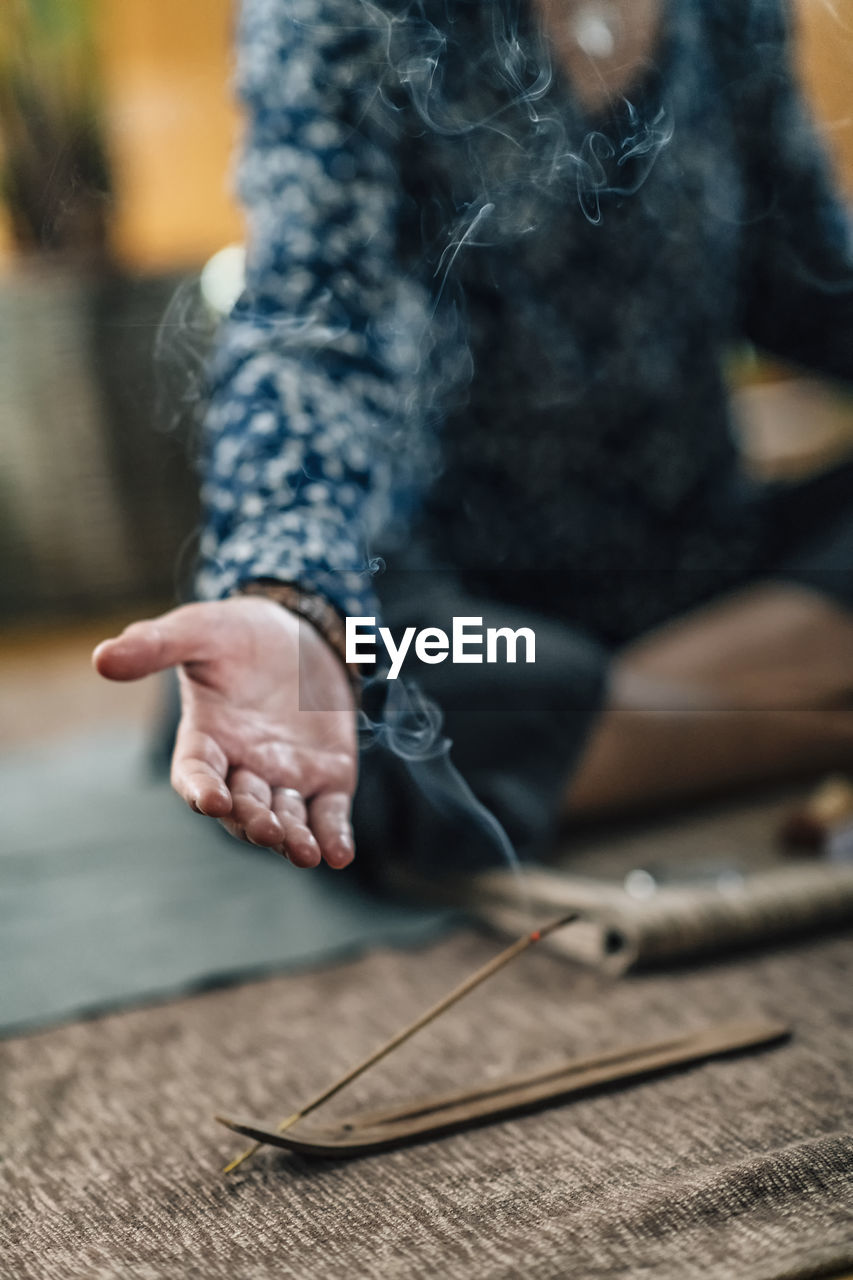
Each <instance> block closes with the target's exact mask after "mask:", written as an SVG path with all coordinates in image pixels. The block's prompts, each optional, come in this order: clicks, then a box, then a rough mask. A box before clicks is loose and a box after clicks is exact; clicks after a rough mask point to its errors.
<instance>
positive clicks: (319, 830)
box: [308, 791, 355, 869]
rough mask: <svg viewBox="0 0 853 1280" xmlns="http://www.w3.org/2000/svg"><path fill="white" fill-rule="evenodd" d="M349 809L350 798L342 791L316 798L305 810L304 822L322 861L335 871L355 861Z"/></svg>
mask: <svg viewBox="0 0 853 1280" xmlns="http://www.w3.org/2000/svg"><path fill="white" fill-rule="evenodd" d="M351 808H352V800H351V797H350V796H348V795H347V794H346V792H344V791H329V792H326V793H324V794H322V795H319V796H316V797H315V798H314V799H313V800H312V801H311V804H310V805H309V807H308V820H309V822H310V824H311V830H312V831H313V832H314V835H315V836H316V839H317V843H318V844H319V846H320V850H321V852H322V854H323V857H324V858H325V859H326V861H327V862H328V864H329V866H330V867H335V868H336V869H339V868H341V867H345V866H346V865H347V863H349V862H352V860H353V858H354V857H355V841H354V839H353V834H352V826H351V824H350V811H351Z"/></svg>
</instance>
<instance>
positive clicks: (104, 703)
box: [0, 608, 163, 750]
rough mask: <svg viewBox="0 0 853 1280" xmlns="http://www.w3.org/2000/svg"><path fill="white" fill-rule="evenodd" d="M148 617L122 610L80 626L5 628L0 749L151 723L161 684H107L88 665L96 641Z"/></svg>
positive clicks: (0, 643) (0, 655)
mask: <svg viewBox="0 0 853 1280" xmlns="http://www.w3.org/2000/svg"><path fill="white" fill-rule="evenodd" d="M157 611H158V610H156V609H152V610H151V612H157ZM147 612H149V610H142V611H140V610H139V608H135V609H134V608H128V609H126V610H124V611H123V612H121V613H117V614H111V615H107V616H105V617H103V618H99V619H90V620H88V621H86V622H79V621H61V620H60V621H56V622H53V623H47V622H44V623H40V624H31V625H29V626H20V627H17V628H13V629H7V630H6V631H5V632H4V633H3V635H2V636H0V750H9V749H10V748H14V747H16V746H26V745H32V744H34V743H37V742H39V741H43V740H46V739H49V738H53V737H59V736H61V735H63V734H66V733H72V732H79V731H81V730H82V731H85V730H87V729H97V728H99V727H102V726H106V725H109V724H115V723H125V724H127V723H136V724H140V723H143V724H153V722H154V721H155V719H156V716H157V711H158V708H159V706H160V702H161V699H162V696H163V691H162V683H161V680H160V678H154V679H151V680H143V681H140V682H138V683H134V684H112V683H110V682H108V681H106V680H102V679H101V678H100V677H99V676H97V675H96V674H95V672H94V671H93V669H92V665H91V661H90V656H91V652H92V649H93V648H94V646H95V645H96V644H97V643H98V642H99V641H100V640H105V639H106V638H107V637H108V636H111V635H116V634H117V633H118V632H119V631H121V630H122V628H123V627H124V626H126V624H127V623H128V622H132V621H133V620H134V618H137V617H140V616H144V615H145V614H146V613H147Z"/></svg>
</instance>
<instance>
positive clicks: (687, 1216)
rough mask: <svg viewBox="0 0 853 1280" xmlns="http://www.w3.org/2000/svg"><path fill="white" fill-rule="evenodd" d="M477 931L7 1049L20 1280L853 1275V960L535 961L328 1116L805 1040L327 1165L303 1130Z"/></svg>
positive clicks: (450, 1018) (4, 1243)
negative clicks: (310, 1107) (759, 1034)
mask: <svg viewBox="0 0 853 1280" xmlns="http://www.w3.org/2000/svg"><path fill="white" fill-rule="evenodd" d="M495 950H496V943H495V942H494V941H493V940H491V939H488V938H485V937H482V936H478V935H476V934H474V933H472V932H465V933H462V934H456V935H454V936H453V937H451V938H450V939H447V940H445V941H442V942H440V943H439V944H434V945H432V946H430V947H429V948H428V949H425V950H420V951H414V952H413V951H407V952H402V953H401V952H390V951H387V950H382V951H376V952H373V953H372V954H370V955H367V956H365V957H363V958H361V959H359V960H358V961H356V962H355V963H352V964H349V965H346V966H340V967H334V968H326V969H325V970H323V971H322V972H318V973H314V974H311V975H307V974H302V975H291V976H287V977H279V978H273V979H266V980H263V981H258V982H254V983H251V984H246V985H244V986H242V987H237V988H228V989H225V990H221V991H215V992H210V993H205V994H202V995H197V996H195V997H192V998H188V999H183V1000H180V1001H176V1002H173V1003H171V1004H169V1005H165V1006H161V1007H158V1008H149V1009H143V1010H137V1011H134V1012H129V1013H124V1014H116V1015H111V1016H108V1017H104V1018H102V1019H100V1020H95V1021H88V1022H83V1023H79V1024H77V1025H72V1026H66V1027H62V1028H59V1029H56V1030H52V1031H48V1032H43V1033H40V1034H35V1035H30V1036H26V1037H21V1038H19V1039H17V1040H13V1041H8V1042H7V1043H5V1044H3V1045H2V1046H0V1079H2V1090H3V1096H2V1114H3V1132H2V1143H3V1147H4V1155H5V1159H4V1161H3V1164H2V1167H0V1198H2V1203H3V1206H4V1210H3V1215H2V1219H0V1256H1V1257H2V1259H3V1261H2V1267H0V1270H2V1273H3V1275H4V1276H10V1277H14V1280H75V1278H76V1277H86V1280H113V1278H115V1280H159V1278H160V1277H164V1278H165V1277H170V1278H171V1277H176V1276H180V1277H199V1278H200V1280H201V1278H203V1280H243V1278H245V1280H249V1278H251V1280H272V1278H273V1277H275V1278H276V1280H341V1278H342V1277H348V1276H353V1277H366V1278H374V1277H375V1278H376V1280H380V1278H381V1280H390V1278H392V1277H394V1278H397V1277H399V1278H400V1280H402V1278H403V1277H406V1278H407V1280H409V1278H412V1277H415V1278H421V1277H422V1278H423V1280H433V1278H434V1277H442V1278H443V1280H457V1278H458V1280H462V1278H463V1277H464V1278H465V1280H469V1278H470V1277H477V1278H479V1277H483V1278H488V1280H515V1278H516V1277H519V1276H524V1277H534V1278H535V1280H566V1278H568V1277H571V1278H574V1277H577V1278H578V1280H604V1278H605V1277H606V1278H607V1280H610V1277H637V1278H638V1280H639V1278H641V1277H642V1280H648V1278H649V1277H655V1280H694V1278H695V1280H698V1278H699V1277H702V1280H709V1278H710V1280H735V1278H737V1280H770V1278H771V1277H774V1278H782V1277H786V1278H787V1280H793V1278H794V1277H798V1278H802V1277H812V1276H823V1275H838V1274H841V1273H842V1272H844V1271H845V1270H847V1269H849V1268H850V1266H851V1264H853V1072H851V1062H853V939H851V938H850V937H849V936H848V937H835V938H832V939H825V940H822V941H812V942H810V943H804V944H800V945H799V946H797V947H796V948H790V949H787V950H777V951H774V952H764V953H761V954H756V955H753V956H751V957H749V958H740V959H731V960H727V961H725V962H722V963H718V964H716V965H713V966H710V967H704V968H696V969H694V970H692V971H688V970H683V971H680V972H678V973H672V974H654V975H647V976H638V977H631V978H627V979H622V980H620V981H618V982H614V981H613V980H608V979H605V978H603V977H601V976H598V975H596V974H593V973H590V972H588V971H583V970H581V969H579V968H576V967H573V966H572V965H571V964H569V963H568V962H566V961H565V960H561V959H558V958H555V957H552V956H548V955H546V954H544V953H537V952H535V951H534V952H531V953H529V954H528V955H526V956H525V957H524V958H523V959H522V960H519V961H518V962H517V964H516V965H515V966H514V967H510V968H509V969H507V970H505V971H504V972H503V973H502V974H501V975H500V976H499V977H498V978H496V979H495V980H494V981H493V982H492V983H490V984H488V985H487V986H485V987H483V988H481V989H480V990H479V991H478V992H477V993H476V994H475V995H473V996H471V997H470V998H469V999H468V1000H467V1001H466V1002H464V1003H463V1004H461V1005H459V1006H457V1007H456V1008H455V1009H454V1010H452V1011H451V1012H450V1013H449V1014H448V1015H447V1016H446V1018H444V1019H442V1020H440V1021H439V1022H438V1023H437V1024H435V1025H433V1026H432V1027H430V1028H429V1029H427V1030H426V1031H425V1032H424V1033H423V1035H422V1036H420V1037H418V1038H416V1039H414V1040H413V1041H412V1042H411V1043H410V1044H409V1045H407V1046H405V1047H404V1048H403V1049H401V1050H400V1051H399V1053H398V1054H397V1055H395V1056H392V1058H391V1059H389V1060H388V1061H387V1062H386V1063H385V1064H383V1065H382V1066H380V1067H378V1068H377V1069H376V1070H375V1072H370V1073H368V1074H367V1075H366V1076H364V1077H363V1078H362V1079H361V1080H360V1081H358V1082H357V1083H356V1084H355V1085H354V1086H352V1087H351V1089H349V1090H347V1091H345V1092H344V1093H342V1094H341V1095H340V1096H339V1097H338V1098H337V1099H336V1100H335V1101H334V1102H333V1103H332V1104H330V1111H329V1114H330V1115H331V1114H343V1113H344V1112H346V1111H347V1110H348V1109H350V1108H353V1107H355V1106H358V1105H370V1106H374V1105H384V1104H385V1103H387V1102H389V1101H390V1100H392V1099H401V1098H407V1097H411V1096H412V1094H413V1093H415V1092H422V1091H423V1092H427V1091H439V1090H443V1089H445V1088H449V1087H453V1086H464V1085H468V1084H473V1083H476V1082H477V1081H479V1080H482V1079H483V1078H486V1077H488V1076H489V1075H491V1074H498V1073H504V1072H509V1071H512V1070H516V1069H517V1070H526V1069H532V1068H534V1067H535V1066H536V1065H538V1064H540V1063H541V1064H546V1063H547V1062H548V1061H549V1060H553V1059H557V1058H560V1057H562V1056H565V1055H567V1054H571V1053H588V1052H589V1053H591V1052H595V1051H597V1050H604V1049H607V1048H612V1047H614V1046H618V1045H621V1044H625V1043H627V1042H629V1041H633V1040H638V1039H639V1040H643V1039H647V1038H651V1037H657V1036H666V1035H670V1034H672V1033H673V1032H676V1031H682V1030H685V1029H687V1028H693V1027H698V1026H700V1025H702V1024H704V1023H705V1022H707V1021H710V1020H712V1019H718V1018H728V1017H731V1016H733V1015H750V1014H755V1013H760V1014H764V1015H769V1016H771V1017H776V1018H780V1019H783V1020H785V1021H787V1022H789V1023H790V1025H791V1026H792V1028H793V1030H794V1036H793V1038H792V1040H791V1041H790V1043H788V1044H786V1045H783V1046H781V1047H778V1048H775V1049H772V1050H768V1051H765V1052H762V1053H758V1054H753V1055H746V1056H741V1057H736V1058H730V1059H724V1060H719V1061H715V1062H711V1063H707V1064H705V1065H703V1066H695V1067H693V1068H690V1069H687V1070H683V1071H680V1072H678V1073H675V1074H672V1075H668V1076H666V1077H661V1078H658V1079H656V1080H653V1081H648V1082H646V1083H643V1084H637V1085H635V1086H633V1087H631V1088H625V1089H621V1090H617V1091H611V1092H608V1093H602V1094H599V1095H593V1096H589V1097H586V1098H584V1099H581V1100H579V1101H575V1102H573V1103H570V1104H567V1105H564V1106H561V1107H556V1108H553V1109H551V1110H548V1111H543V1112H541V1113H539V1114H535V1115H529V1116H526V1117H524V1118H519V1119H514V1120H511V1121H507V1122H504V1123H501V1124H498V1125H494V1126H491V1127H487V1128H483V1129H480V1130H477V1131H472V1132H469V1133H466V1134H460V1135H457V1136H454V1137H451V1138H446V1139H444V1140H442V1141H437V1142H433V1143H429V1144H424V1145H422V1146H418V1147H413V1148H410V1149H407V1150H399V1151H396V1152H392V1153H388V1154H384V1155H378V1156H373V1157H371V1158H365V1159H361V1160H358V1161H352V1162H349V1163H347V1162H334V1163H327V1162H319V1161H317V1162H315V1163H311V1162H308V1161H306V1160H304V1159H300V1158H295V1157H290V1156H288V1155H287V1154H286V1153H283V1152H277V1151H276V1152H274V1151H272V1150H269V1149H266V1150H264V1151H262V1152H261V1153H259V1155H258V1156H257V1157H256V1158H255V1160H254V1161H253V1162H251V1163H250V1164H248V1165H246V1166H244V1167H243V1169H242V1170H241V1171H240V1172H239V1173H238V1174H237V1175H235V1176H233V1177H232V1178H231V1179H228V1178H224V1177H223V1176H222V1175H221V1173H220V1172H219V1170H220V1167H221V1165H222V1163H223V1162H224V1161H225V1160H226V1159H227V1158H228V1157H230V1156H231V1155H233V1154H234V1153H235V1151H236V1150H237V1149H238V1147H239V1142H238V1140H237V1139H234V1138H233V1135H230V1134H228V1133H227V1132H226V1131H225V1130H223V1129H221V1128H219V1127H218V1126H217V1125H216V1124H215V1123H214V1122H213V1121H212V1118H211V1115H212V1112H213V1111H214V1110H221V1111H223V1112H225V1113H226V1114H229V1113H230V1114H237V1115H243V1116H257V1117H259V1118H266V1117H269V1116H270V1115H271V1114H275V1115H278V1116H281V1115H284V1114H286V1113H287V1112H289V1111H290V1110H291V1109H292V1108H293V1106H294V1105H297V1104H299V1103H300V1102H302V1101H304V1100H306V1099H307V1098H308V1097H310V1096H311V1094H312V1093H314V1092H315V1091H318V1090H319V1089H320V1088H321V1087H322V1085H323V1084H325V1083H326V1082H328V1081H330V1080H331V1079H332V1078H333V1077H334V1076H335V1074H336V1073H338V1072H340V1071H342V1070H343V1069H345V1068H346V1067H347V1066H348V1065H350V1064H351V1063H352V1062H353V1061H354V1060H356V1059H357V1058H358V1057H359V1056H360V1055H362V1054H364V1053H365V1052H367V1051H369V1050H370V1049H371V1048H372V1047H373V1046H375V1045H376V1044H377V1043H378V1042H379V1041H380V1040H381V1039H382V1038H383V1037H385V1036H386V1035H387V1034H389V1033H390V1032H391V1031H393V1030H395V1029H396V1028H397V1027H398V1026H399V1025H400V1024H401V1023H402V1022H403V1021H404V1020H406V1019H409V1018H411V1017H412V1016H413V1015H414V1014H416V1013H417V1012H419V1011H420V1010H421V1008H423V1007H425V1006H426V1005H427V1004H428V1003H430V1002H431V1001H432V1000H433V999H434V998H435V997H437V996H438V995H440V994H443V992H444V991H445V990H446V989H447V988H448V987H449V986H450V985H452V984H453V983H455V982H456V981H458V980H459V979H460V978H461V977H463V976H465V975H467V974H468V973H469V972H470V971H471V970H472V969H473V968H474V967H475V966H477V965H479V964H480V963H481V962H483V961H484V960H485V959H486V958H488V956H490V955H491V954H494V952H495Z"/></svg>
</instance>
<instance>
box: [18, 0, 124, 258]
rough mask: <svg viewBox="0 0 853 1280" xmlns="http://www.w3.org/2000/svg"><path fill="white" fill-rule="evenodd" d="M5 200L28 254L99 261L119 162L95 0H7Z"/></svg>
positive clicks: (22, 247) (19, 240)
mask: <svg viewBox="0 0 853 1280" xmlns="http://www.w3.org/2000/svg"><path fill="white" fill-rule="evenodd" d="M2 10H3V13H2V18H0V198H2V199H3V201H4V202H5V204H6V206H7V208H8V211H9V220H10V223H11V229H12V234H13V236H14V238H15V240H16V242H17V244H18V245H19V247H20V248H21V249H23V250H27V251H32V250H53V251H60V252H64V253H66V254H72V255H75V256H85V257H98V256H100V255H101V254H102V253H103V252H104V249H105V245H106V228H107V216H108V210H109V193H110V181H109V165H108V162H107V156H106V150H105V147H104V142H103V136H102V132H101V128H100V124H99V106H100V95H99V81H98V75H97V58H96V52H95V41H94V4H93V2H92V0H2Z"/></svg>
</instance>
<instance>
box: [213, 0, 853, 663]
mask: <svg viewBox="0 0 853 1280" xmlns="http://www.w3.org/2000/svg"><path fill="white" fill-rule="evenodd" d="M238 85H239V91H240V94H241V97H242V99H243V102H244V103H245V105H246V107H247V110H248V115H249V124H248V134H247V140H246V145H245V148H244V153H243V156H242V162H241V168H240V174H239V189H240V194H241V197H242V200H243V202H244V204H245V206H246V209H247V211H248V217H249V230H250V242H249V255H248V266H247V283H246V289H245V293H244V295H243V297H242V298H241V300H240V301H239V303H238V305H237V307H236V308H235V310H234V312H233V314H232V316H231V318H230V320H229V321H228V322H227V323H226V324H225V326H224V328H223V331H222V334H221V337H220V340H219V345H218V350H217V353H216V356H215V360H214V362H213V367H212V370H211V385H210V405H209V411H208V414H207V418H206V426H205V433H204V447H203V454H202V467H203V487H202V500H203V506H204V512H205V523H204V531H203V537H202V545H201V567H200V573H199V582H198V585H199V592H200V594H201V595H202V596H203V597H216V596H220V595H223V594H225V593H227V592H228V591H229V590H230V589H232V588H233V587H234V586H235V584H237V583H239V582H241V581H245V580H248V579H251V578H257V577H273V578H278V579H281V580H284V581H299V582H302V583H304V584H306V585H307V586H310V587H312V588H314V589H316V590H319V591H321V592H323V593H324V594H325V595H327V597H329V598H330V599H331V600H332V601H333V602H334V603H335V604H336V605H337V606H338V607H339V608H340V609H341V610H342V611H344V612H346V613H358V614H372V613H376V612H377V608H376V603H375V600H374V597H373V574H372V570H373V568H374V564H375V557H376V556H377V555H378V554H380V553H381V554H382V555H384V556H385V557H386V558H387V559H388V560H389V563H391V564H393V563H394V557H395V556H397V555H399V550H400V548H402V547H404V546H406V545H407V544H409V545H410V544H411V543H412V542H417V544H418V546H421V547H423V548H426V550H427V554H428V556H429V558H430V561H431V562H432V563H438V564H441V565H448V566H454V567H455V568H457V569H459V570H461V571H462V572H464V573H466V574H468V575H469V576H470V577H471V579H472V581H475V582H476V581H477V576H478V574H480V573H484V572H493V571H498V572H499V573H500V574H501V575H502V581H503V582H504V583H505V584H508V585H506V594H507V595H508V596H512V595H513V594H516V595H519V596H520V595H521V594H523V592H522V591H521V587H519V591H517V592H514V589H513V587H512V585H511V584H513V583H517V584H523V583H524V582H525V581H527V580H528V579H529V576H530V575H531V574H533V573H536V572H538V571H545V572H547V573H550V574H553V573H555V572H556V573H557V574H558V576H559V581H560V582H561V583H563V584H564V585H565V594H566V598H567V599H568V598H570V599H571V600H572V601H573V602H574V603H573V605H572V610H573V614H574V616H576V618H577V621H578V622H579V623H580V624H582V625H583V626H584V627H587V628H589V629H590V630H592V631H595V632H596V633H597V634H599V635H601V636H603V637H607V638H610V639H613V640H618V639H620V638H624V637H625V636H627V635H630V634H633V633H635V632H636V631H637V630H638V629H641V628H642V627H644V626H647V625H651V624H652V623H654V622H655V621H657V620H659V619H660V618H661V617H663V616H665V615H666V614H667V613H669V612H671V611H672V610H673V609H674V608H678V607H682V606H684V605H686V604H688V603H689V601H690V599H691V598H692V597H693V596H696V595H701V588H700V587H699V586H698V585H697V584H699V583H701V582H703V581H705V580H706V579H707V580H709V581H710V580H713V581H714V582H715V583H716V584H718V585H719V584H724V583H725V581H726V580H727V578H728V577H731V579H732V581H734V580H736V578H737V576H738V574H739V573H741V572H742V571H743V569H744V567H745V566H746V565H748V564H749V563H750V562H751V561H752V560H753V559H754V557H755V555H756V548H757V547H758V546H759V545H760V544H761V540H762V538H763V537H764V536H765V531H764V530H763V529H762V527H761V518H760V504H758V503H756V501H755V500H754V499H755V494H754V492H753V490H752V489H751V487H750V485H749V484H748V483H747V482H746V481H745V479H744V478H743V476H742V475H741V473H740V471H739V469H738V463H737V456H736V451H735V448H734V445H733V442H732V433H731V430H730V421H729V406H728V400H727V395H726V389H725V381H724V376H723V362H724V359H725V355H726V353H727V351H728V350H729V349H730V348H731V347H732V345H733V344H736V343H738V342H741V341H743V340H744V339H746V340H750V341H752V342H754V343H756V344H758V345H759V346H761V347H763V348H766V349H769V350H770V351H772V352H774V353H776V354H778V355H779V356H781V357H783V358H785V359H789V360H793V361H795V362H799V363H802V364H803V365H806V366H809V367H811V368H814V369H816V370H820V371H823V372H825V373H827V374H829V375H830V376H835V377H840V378H845V379H846V378H850V377H851V376H853V269H851V255H850V242H849V237H848V227H847V225H846V220H845V217H844V215H843V212H842V210H841V209H840V207H839V205H838V203H837V202H836V200H835V199H834V197H833V195H832V192H831V185H830V182H829V181H828V176H827V169H826V164H825V161H824V157H823V155H822V152H821V148H820V146H819V145H818V143H817V141H816V139H815V136H814V132H813V129H812V127H811V125H810V123H809V121H808V119H807V117H806V114H805V112H804V110H803V108H802V105H801V103H800V100H799V98H798V96H797V93H796V91H795V89H794V87H793V81H792V75H791V70H790V67H789V50H788V36H787V26H786V15H785V13H784V12H783V9H782V8H781V5H780V3H779V0H669V2H668V10H667V29H666V35H665V38H664V41H663V43H662V46H661V48H660V49H659V50H658V53H657V56H656V59H655V63H654V65H653V66H649V67H648V68H646V69H645V70H644V71H643V72H642V73H641V74H640V75H639V76H638V78H637V83H636V85H635V86H634V88H633V89H632V90H631V91H630V92H629V93H628V94H627V95H626V97H625V98H624V99H622V100H621V101H620V102H619V104H618V105H617V106H616V107H614V108H613V109H610V110H607V111H602V112H601V113H599V114H598V115H591V114H589V113H587V112H584V110H583V109H582V108H581V107H580V106H579V105H578V103H577V102H576V101H575V100H574V99H573V97H572V94H571V90H570V87H569V85H568V84H567V83H566V81H565V79H564V77H563V75H562V73H561V71H560V70H559V68H558V67H556V66H555V65H554V64H553V62H552V60H551V55H550V53H549V48H548V45H547V42H546V41H545V39H544V37H543V36H542V34H541V32H540V31H539V29H538V27H537V25H536V23H535V22H534V20H533V17H532V14H531V12H530V8H529V5H528V4H527V3H525V2H524V0H408V3H403V0H381V2H380V3H374V2H373V0H243V6H242V14H241V21H240V28H239V43H238ZM552 582H553V578H552ZM551 589H552V590H553V588H551Z"/></svg>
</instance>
